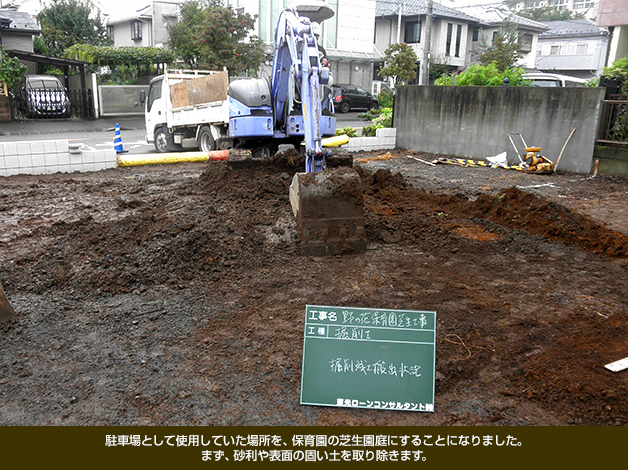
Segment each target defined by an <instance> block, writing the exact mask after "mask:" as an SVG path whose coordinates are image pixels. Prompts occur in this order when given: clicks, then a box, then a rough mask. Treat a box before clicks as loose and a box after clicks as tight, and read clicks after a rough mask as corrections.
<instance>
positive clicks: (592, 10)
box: [472, 0, 600, 20]
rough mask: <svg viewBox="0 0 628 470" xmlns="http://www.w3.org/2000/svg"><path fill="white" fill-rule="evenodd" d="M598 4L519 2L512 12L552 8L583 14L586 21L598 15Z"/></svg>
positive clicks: (594, 1)
mask: <svg viewBox="0 0 628 470" xmlns="http://www.w3.org/2000/svg"><path fill="white" fill-rule="evenodd" d="M472 1H477V0H472ZM599 3H600V0H520V1H518V2H517V3H516V5H515V6H514V10H515V11H520V10H529V9H532V8H543V7H553V8H556V9H557V10H559V11H562V10H571V11H573V12H574V13H580V14H584V16H585V18H586V19H588V20H595V18H596V17H597V14H598V5H599Z"/></svg>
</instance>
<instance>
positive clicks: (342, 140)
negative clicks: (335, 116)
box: [321, 134, 349, 147]
mask: <svg viewBox="0 0 628 470" xmlns="http://www.w3.org/2000/svg"><path fill="white" fill-rule="evenodd" d="M347 142H349V136H348V135H346V134H341V135H336V136H334V137H325V138H324V139H321V145H322V146H323V147H340V146H341V145H343V144H346V143H347Z"/></svg>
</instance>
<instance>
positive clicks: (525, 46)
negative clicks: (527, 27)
mask: <svg viewBox="0 0 628 470" xmlns="http://www.w3.org/2000/svg"><path fill="white" fill-rule="evenodd" d="M518 42H519V51H520V52H530V51H531V50H532V35H531V34H522V35H521V36H519V39H518Z"/></svg>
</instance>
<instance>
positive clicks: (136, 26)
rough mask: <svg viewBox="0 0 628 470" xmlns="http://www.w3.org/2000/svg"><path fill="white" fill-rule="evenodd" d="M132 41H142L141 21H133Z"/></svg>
mask: <svg viewBox="0 0 628 470" xmlns="http://www.w3.org/2000/svg"><path fill="white" fill-rule="evenodd" d="M131 39H133V40H134V41H141V40H142V22H141V21H139V20H135V21H131Z"/></svg>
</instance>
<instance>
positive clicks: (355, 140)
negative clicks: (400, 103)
mask: <svg viewBox="0 0 628 470" xmlns="http://www.w3.org/2000/svg"><path fill="white" fill-rule="evenodd" d="M396 136H397V129H393V128H382V129H377V131H376V135H375V137H351V138H350V139H349V142H348V143H346V144H344V145H343V146H342V148H343V149H346V150H351V151H360V150H364V151H371V150H389V149H394V148H395V145H396V140H397V137H396Z"/></svg>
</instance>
